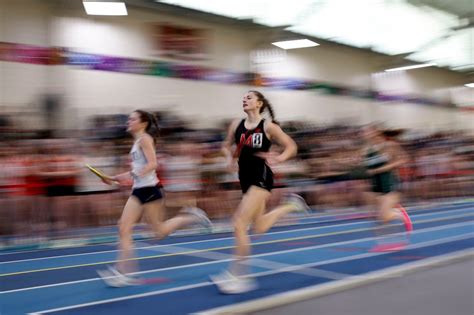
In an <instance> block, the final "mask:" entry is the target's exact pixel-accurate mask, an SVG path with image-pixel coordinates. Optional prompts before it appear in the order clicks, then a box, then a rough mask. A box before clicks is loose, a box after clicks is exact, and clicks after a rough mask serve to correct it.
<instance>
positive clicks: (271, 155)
mask: <svg viewBox="0 0 474 315" xmlns="http://www.w3.org/2000/svg"><path fill="white" fill-rule="evenodd" d="M255 155H256V156H258V157H259V158H261V159H264V160H265V162H266V163H267V164H268V165H269V166H273V165H277V164H280V163H281V162H284V161H283V160H282V159H281V158H280V154H279V153H278V152H257V153H255Z"/></svg>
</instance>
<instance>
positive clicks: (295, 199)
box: [282, 194, 311, 214]
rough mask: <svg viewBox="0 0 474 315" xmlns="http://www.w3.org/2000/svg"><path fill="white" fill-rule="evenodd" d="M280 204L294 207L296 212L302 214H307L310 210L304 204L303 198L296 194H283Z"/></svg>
mask: <svg viewBox="0 0 474 315" xmlns="http://www.w3.org/2000/svg"><path fill="white" fill-rule="evenodd" d="M282 204H291V205H294V206H295V208H296V209H295V211H296V212H301V213H303V214H308V213H309V210H311V208H310V207H309V206H308V205H307V204H306V201H305V200H304V199H303V197H301V196H299V195H297V194H285V196H284V199H283V202H282Z"/></svg>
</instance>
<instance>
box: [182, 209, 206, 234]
mask: <svg viewBox="0 0 474 315" xmlns="http://www.w3.org/2000/svg"><path fill="white" fill-rule="evenodd" d="M181 212H182V213H185V214H190V215H193V216H195V217H196V218H197V219H198V222H197V223H198V224H199V225H202V226H203V227H205V228H208V229H209V230H212V222H211V220H209V218H208V216H207V214H206V212H204V211H203V210H202V209H199V208H196V207H187V208H184V209H183V210H182V211H181Z"/></svg>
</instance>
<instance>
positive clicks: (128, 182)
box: [113, 175, 133, 187]
mask: <svg viewBox="0 0 474 315" xmlns="http://www.w3.org/2000/svg"><path fill="white" fill-rule="evenodd" d="M113 179H114V181H116V182H117V183H118V184H119V185H120V186H126V187H129V186H132V184H133V180H132V177H131V176H130V175H119V176H114V178H113Z"/></svg>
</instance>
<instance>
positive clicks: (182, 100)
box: [0, 0, 474, 129]
mask: <svg viewBox="0 0 474 315" xmlns="http://www.w3.org/2000/svg"><path fill="white" fill-rule="evenodd" d="M46 3H48V2H45V1H33V0H19V1H13V0H7V1H2V2H0V12H1V13H0V14H1V17H2V22H1V23H2V24H1V26H2V27H1V29H2V30H1V31H0V40H1V41H7V42H17V43H26V44H33V45H42V46H64V47H70V48H73V49H77V50H79V51H83V52H87V53H97V54H106V55H115V56H122V57H135V58H144V59H153V58H155V57H154V56H153V51H154V50H153V42H152V38H151V34H150V28H149V25H150V24H149V23H157V22H166V21H168V22H172V23H174V24H176V25H182V26H190V27H197V28H204V29H208V30H209V34H210V38H211V40H210V57H211V58H210V59H208V60H203V61H195V62H186V63H192V64H198V65H203V66H209V67H214V68H221V69H228V70H234V71H240V72H244V71H248V70H251V69H253V66H255V65H252V64H251V61H250V58H249V56H250V52H251V51H252V50H254V49H260V48H262V47H263V48H269V47H270V46H262V45H261V44H259V43H261V42H262V41H264V40H265V36H266V34H267V33H266V32H261V31H258V32H257V31H255V32H252V33H248V32H249V31H248V30H244V29H238V28H231V27H230V26H227V25H217V24H211V23H204V22H198V21H192V20H191V19H189V18H186V17H182V18H176V17H171V16H164V15H160V14H158V13H155V12H153V11H150V10H147V11H145V10H141V9H134V8H129V16H127V17H90V16H87V15H85V13H84V11H83V9H82V6H81V5H80V4H79V5H78V4H77V3H76V2H66V3H74V5H72V4H71V5H62V6H55V7H53V6H51V4H52V3H53V2H49V3H48V4H49V6H48V5H47V4H46ZM379 59H380V57H379V56H377V55H374V54H371V53H369V52H365V51H360V50H357V49H352V48H347V47H342V46H338V45H327V44H326V45H324V44H323V45H321V46H318V47H315V48H308V49H300V50H290V51H288V52H287V53H286V56H285V57H284V58H280V59H279V60H277V62H274V63H268V64H266V65H265V67H264V69H263V70H264V72H266V73H268V74H270V75H272V76H278V77H290V78H299V79H308V80H314V81H323V82H332V83H336V84H341V85H350V86H353V87H358V88H375V89H377V90H380V91H393V92H397V93H400V92H403V93H404V92H407V93H408V94H411V93H415V94H424V95H434V96H435V97H436V98H440V99H445V98H448V99H451V98H452V93H451V91H452V88H453V87H455V86H459V85H461V82H462V81H463V80H464V78H463V76H462V75H460V74H457V73H452V72H449V71H445V70H440V69H424V70H423V69H420V70H416V71H410V72H406V73H403V74H394V75H385V74H384V75H375V76H374V75H372V73H374V72H376V71H380V66H379V65H378V64H377V62H378V60H379ZM374 60H376V61H374ZM181 63H183V62H181ZM0 70H1V75H0V93H1V95H0V102H1V103H2V104H4V105H5V104H9V105H13V106H24V105H25V104H30V103H32V102H35V101H37V100H38V96H39V95H42V94H44V93H45V92H50V93H61V94H63V95H64V105H65V106H66V107H67V109H68V110H67V111H66V114H67V115H66V117H65V119H64V120H63V122H64V125H65V126H74V127H81V126H84V119H85V117H86V116H88V115H92V114H98V113H113V112H123V113H125V112H129V111H131V110H133V109H135V108H155V109H170V108H171V109H173V110H176V111H178V112H179V113H181V114H183V115H189V116H191V115H192V116H194V117H196V120H197V121H198V123H197V124H200V125H210V124H212V123H213V122H214V121H215V120H217V119H221V118H230V117H235V116H239V115H242V111H241V97H242V95H243V93H244V92H245V91H246V90H247V89H249V88H250V87H247V86H244V85H229V84H220V83H212V82H203V81H191V80H180V79H171V78H162V77H152V76H142V75H134V74H122V73H113V72H103V71H92V70H82V69H78V68H72V67H63V66H48V67H46V66H37V65H28V64H20V63H7V62H0ZM463 83H465V82H463ZM261 90H262V91H263V92H265V94H266V95H267V96H268V98H269V99H270V101H271V102H272V103H273V104H274V106H275V110H276V113H277V116H278V117H279V118H280V119H281V120H286V119H305V120H311V121H316V122H321V123H331V122H334V121H341V120H352V121H354V122H356V123H366V122H370V121H373V120H378V121H387V122H388V124H391V125H396V126H401V127H418V128H419V127H422V128H423V127H426V128H436V127H445V126H453V127H457V128H471V129H474V126H472V120H471V118H472V113H469V114H468V113H463V114H460V113H458V112H456V111H455V110H447V109H440V108H434V107H428V106H421V105H411V104H394V103H390V104H379V103H376V102H372V101H369V100H363V99H354V98H350V97H337V96H327V95H321V94H319V93H318V92H315V91H283V90H273V89H261ZM468 97H469V96H468ZM466 117H467V118H466Z"/></svg>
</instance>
